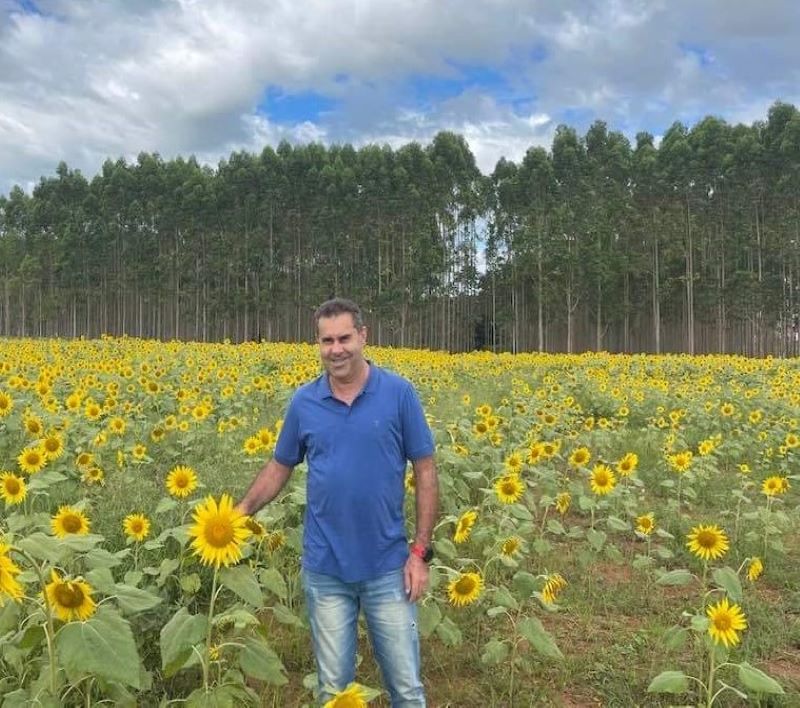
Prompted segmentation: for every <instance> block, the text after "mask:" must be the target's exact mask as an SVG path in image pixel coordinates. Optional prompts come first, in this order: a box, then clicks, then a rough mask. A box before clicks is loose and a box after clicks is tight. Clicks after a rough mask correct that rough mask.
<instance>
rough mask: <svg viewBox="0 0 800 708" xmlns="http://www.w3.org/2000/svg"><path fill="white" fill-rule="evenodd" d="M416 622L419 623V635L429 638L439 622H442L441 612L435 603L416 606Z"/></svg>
mask: <svg viewBox="0 0 800 708" xmlns="http://www.w3.org/2000/svg"><path fill="white" fill-rule="evenodd" d="M417 621H418V622H419V633H420V634H421V635H422V636H423V637H429V636H430V635H431V634H432V633H433V631H434V630H435V629H436V627H437V626H438V625H439V622H441V621H442V611H441V610H440V609H439V605H437V604H436V603H435V602H429V603H427V604H424V605H423V604H420V605H417Z"/></svg>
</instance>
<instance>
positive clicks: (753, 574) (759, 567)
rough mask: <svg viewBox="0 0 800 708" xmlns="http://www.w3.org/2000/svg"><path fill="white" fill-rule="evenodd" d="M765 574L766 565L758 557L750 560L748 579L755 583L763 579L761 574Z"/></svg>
mask: <svg viewBox="0 0 800 708" xmlns="http://www.w3.org/2000/svg"><path fill="white" fill-rule="evenodd" d="M763 572H764V563H762V561H761V559H760V558H759V557H758V556H756V557H754V558H751V559H750V563H749V564H748V566H747V579H748V580H749V581H750V582H751V583H754V582H755V581H756V580H758V578H759V577H761V573H763Z"/></svg>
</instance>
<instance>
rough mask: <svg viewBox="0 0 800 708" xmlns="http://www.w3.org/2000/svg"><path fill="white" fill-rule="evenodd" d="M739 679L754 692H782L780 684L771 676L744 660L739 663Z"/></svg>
mask: <svg viewBox="0 0 800 708" xmlns="http://www.w3.org/2000/svg"><path fill="white" fill-rule="evenodd" d="M739 680H740V681H741V682H742V684H744V686H745V688H749V689H750V690H751V691H755V692H756V693H778V694H782V693H783V688H782V687H781V685H780V684H779V683H778V682H777V681H776V680H775V679H774V678H772V677H771V676H768V675H767V674H765V673H764V672H763V671H761V669H757V668H756V667H755V666H751V665H750V664H748V663H747V662H746V661H743V662H742V663H741V664H739Z"/></svg>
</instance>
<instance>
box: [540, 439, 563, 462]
mask: <svg viewBox="0 0 800 708" xmlns="http://www.w3.org/2000/svg"><path fill="white" fill-rule="evenodd" d="M560 449H561V441H560V440H550V441H548V442H544V443H542V457H544V458H545V459H546V460H549V459H550V458H551V457H554V456H555V455H557V454H558V451H559V450H560Z"/></svg>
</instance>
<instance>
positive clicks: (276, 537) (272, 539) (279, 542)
mask: <svg viewBox="0 0 800 708" xmlns="http://www.w3.org/2000/svg"><path fill="white" fill-rule="evenodd" d="M285 543H286V534H285V533H284V532H283V531H281V530H280V529H278V530H277V531H273V532H272V533H271V534H269V535H268V536H267V549H268V550H269V551H270V553H273V552H275V551H277V550H278V549H279V548H280V547H281V546H283V545H284V544H285Z"/></svg>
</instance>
